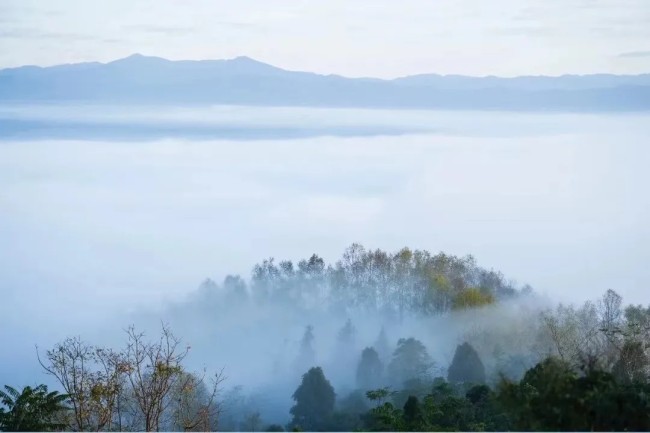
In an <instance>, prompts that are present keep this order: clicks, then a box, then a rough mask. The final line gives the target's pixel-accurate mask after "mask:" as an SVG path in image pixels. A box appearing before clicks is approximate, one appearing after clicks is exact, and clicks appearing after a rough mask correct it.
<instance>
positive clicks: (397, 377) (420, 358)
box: [388, 338, 433, 386]
mask: <svg viewBox="0 0 650 433" xmlns="http://www.w3.org/2000/svg"><path fill="white" fill-rule="evenodd" d="M432 366H433V363H432V362H431V358H430V357H429V354H428V352H427V349H426V348H425V347H424V344H422V342H421V341H419V340H416V339H415V338H400V339H399V341H398V342H397V348H396V349H395V352H394V353H393V359H392V361H391V362H390V364H389V366H388V373H389V376H390V377H389V379H390V381H391V382H392V383H394V384H396V385H399V386H402V385H403V384H404V382H406V381H407V380H410V379H422V378H426V377H428V376H429V371H430V369H431V367H432Z"/></svg>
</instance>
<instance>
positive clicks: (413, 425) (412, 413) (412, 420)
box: [404, 395, 423, 431]
mask: <svg viewBox="0 0 650 433" xmlns="http://www.w3.org/2000/svg"><path fill="white" fill-rule="evenodd" d="M422 421H423V419H422V410H421V409H420V401H419V400H418V398H417V397H416V396H414V395H410V396H409V398H408V399H407V400H406V403H405V404H404V425H405V426H406V429H407V430H409V431H416V430H418V429H419V428H420V426H421V424H422Z"/></svg>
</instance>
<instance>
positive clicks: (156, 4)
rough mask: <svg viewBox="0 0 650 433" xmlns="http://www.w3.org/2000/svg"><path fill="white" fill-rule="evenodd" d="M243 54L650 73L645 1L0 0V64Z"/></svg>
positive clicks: (437, 67)
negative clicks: (137, 54)
mask: <svg viewBox="0 0 650 433" xmlns="http://www.w3.org/2000/svg"><path fill="white" fill-rule="evenodd" d="M134 52H140V53H143V54H149V55H156V56H161V57H166V58H169V59H219V58H231V57H235V56H239V55H247V56H250V57H253V58H256V59H258V60H261V61H265V62H268V63H272V64H275V65H278V66H280V67H283V68H287V69H296V70H308V71H314V72H320V73H336V74H342V75H347V76H377V77H396V76H402V75H409V74H416V73H424V72H438V73H444V74H452V73H457V74H467V75H490V74H491V75H503V76H512V75H525V74H535V75H537V74H544V75H558V74H564V73H578V74H583V73H597V72H608V73H643V72H650V1H649V0H544V1H542V0H537V1H533V0H516V1H515V0H491V1H485V0H400V1H395V0H372V1H370V0H354V1H350V0H302V1H301V0H272V1H271V0H237V1H232V0H229V1H219V0H192V1H187V0H185V1H180V0H178V1H175V0H155V1H154V0H140V1H134V0H111V1H103V2H99V1H87V0H57V1H51V0H0V68H5V67H13V66H19V65H25V64H36V65H53V64H59V63H69V62H80V61H102V62H105V61H110V60H113V59H116V58H120V57H125V56H127V55H129V54H132V53H134Z"/></svg>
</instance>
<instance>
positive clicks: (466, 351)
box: [447, 343, 485, 384]
mask: <svg viewBox="0 0 650 433" xmlns="http://www.w3.org/2000/svg"><path fill="white" fill-rule="evenodd" d="M447 380H448V381H449V382H451V383H458V382H467V383H475V384H482V383H485V367H484V366H483V362H481V358H480V357H479V356H478V353H476V350H474V348H473V347H472V346H471V345H470V344H469V343H463V344H461V345H459V346H458V347H456V353H454V359H453V360H452V362H451V365H450V366H449V371H448V372H447Z"/></svg>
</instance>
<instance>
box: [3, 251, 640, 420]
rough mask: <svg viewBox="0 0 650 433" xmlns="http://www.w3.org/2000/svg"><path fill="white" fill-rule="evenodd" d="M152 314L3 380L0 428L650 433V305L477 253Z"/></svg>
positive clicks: (76, 340) (41, 354)
mask: <svg viewBox="0 0 650 433" xmlns="http://www.w3.org/2000/svg"><path fill="white" fill-rule="evenodd" d="M142 317H148V318H149V319H151V320H149V321H148V322H147V320H143V321H142V323H140V324H139V325H138V326H136V325H132V326H129V327H127V328H126V329H125V330H124V332H123V333H120V336H119V337H115V338H116V339H117V340H115V341H120V342H121V343H119V344H113V341H111V344H108V343H107V344H104V343H103V342H98V343H96V344H95V343H90V342H88V341H87V340H86V339H85V338H82V337H81V336H70V337H68V338H65V339H63V340H62V341H60V342H59V343H58V344H56V345H55V346H54V347H50V348H45V349H42V348H40V347H39V348H37V353H36V359H35V361H34V362H35V363H37V364H38V365H40V368H41V369H42V370H43V372H44V373H45V374H46V376H44V377H46V378H47V379H48V383H47V384H39V385H36V384H32V385H30V386H25V387H23V388H20V387H15V386H10V385H6V386H5V387H4V388H3V389H2V391H0V404H1V406H0V429H2V430H6V431H30V430H31V431H34V430H38V431H56V430H75V431H98V430H102V431H133V430H147V431H157V430H173V431H207V430H224V431H429V430H439V431H458V430H461V431H503V430H516V431H531V430H544V431H546V430H562V431H587V430H589V431H593V430H637V431H639V430H649V429H650V382H649V381H648V374H649V373H650V359H649V358H648V353H649V352H648V351H649V350H650V307H647V308H646V307H643V306H634V305H629V306H625V305H624V304H623V301H622V299H621V297H620V296H619V295H618V294H617V293H616V292H614V291H613V290H607V291H606V292H605V294H604V295H603V296H602V297H601V298H600V299H598V300H596V301H593V302H592V301H587V302H585V303H584V304H583V305H581V306H572V305H561V304H560V305H556V304H553V303H552V302H549V301H548V300H545V299H544V298H543V297H541V296H539V295H537V294H536V293H535V291H534V290H533V289H532V288H531V287H529V286H523V287H519V286H517V285H516V284H515V283H512V282H509V281H507V280H506V279H505V277H504V276H503V275H502V274H500V273H498V272H495V271H493V270H486V269H483V268H481V267H479V266H478V265H477V264H476V261H475V260H474V259H473V258H472V257H471V256H468V257H456V256H452V255H447V254H443V253H439V254H436V255H433V254H431V253H429V252H427V251H420V250H415V251H413V250H410V249H408V248H404V249H402V250H399V251H397V252H394V253H390V252H385V251H381V250H374V251H373V250H366V249H365V248H363V247H362V246H360V245H357V244H354V245H352V246H351V247H349V248H348V249H347V250H346V251H345V252H344V254H343V256H342V258H341V259H340V260H339V261H337V262H336V263H334V264H332V265H326V263H325V261H324V260H323V259H322V258H320V257H319V256H317V255H312V256H311V257H309V258H308V259H304V260H300V261H298V262H297V263H295V264H294V263H293V262H292V261H279V262H277V263H276V261H275V260H274V259H267V260H264V261H263V262H262V263H260V264H258V265H256V266H254V268H253V270H252V275H251V278H250V279H249V280H246V279H244V278H241V277H239V276H227V277H226V278H225V279H224V281H223V283H221V284H217V283H215V282H214V281H212V280H206V281H205V282H204V283H203V284H201V286H200V287H199V289H198V290H197V291H196V292H195V293H194V294H192V295H191V296H190V297H189V298H188V299H187V300H185V301H183V302H178V303H175V304H174V305H171V306H169V307H168V308H167V309H165V310H164V311H162V312H143V313H142ZM160 319H163V324H162V326H161V323H160ZM134 322H135V320H134ZM153 323H155V325H152V324H153ZM154 326H155V328H154ZM118 328H119V327H118ZM154 329H155V331H154ZM172 329H173V331H172ZM179 330H180V331H182V332H180V333H179V334H176V332H179ZM180 335H183V339H181V338H180V337H179V336H180ZM186 338H187V340H186ZM190 341H191V344H190V343H189V342H190ZM38 382H41V381H38ZM14 385H15V384H14ZM21 385H22V384H21Z"/></svg>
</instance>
